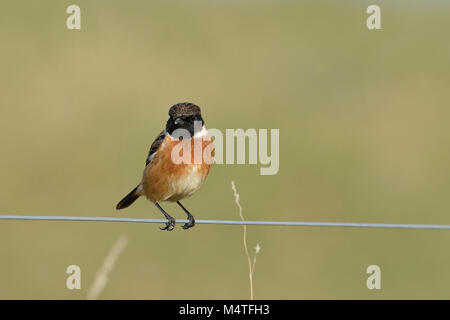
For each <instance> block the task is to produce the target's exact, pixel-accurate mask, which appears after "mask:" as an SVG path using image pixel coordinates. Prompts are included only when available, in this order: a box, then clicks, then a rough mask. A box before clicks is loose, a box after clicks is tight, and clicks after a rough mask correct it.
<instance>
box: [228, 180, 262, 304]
mask: <svg viewBox="0 0 450 320" xmlns="http://www.w3.org/2000/svg"><path fill="white" fill-rule="evenodd" d="M231 189H233V192H234V198H235V202H236V205H237V206H238V208H239V216H240V217H241V220H242V221H245V219H244V215H243V214H242V206H241V203H240V202H239V193H237V189H236V185H235V184H234V181H231ZM242 240H243V243H244V250H245V255H246V256H247V262H248V277H249V280H250V300H253V273H254V271H255V264H256V255H257V254H258V253H259V251H260V250H261V247H260V245H259V243H258V244H256V248H255V255H254V257H253V263H252V260H251V258H250V254H249V252H248V247H247V225H245V224H244V232H243V239H242Z"/></svg>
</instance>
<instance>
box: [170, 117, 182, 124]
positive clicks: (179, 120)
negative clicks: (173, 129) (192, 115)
mask: <svg viewBox="0 0 450 320" xmlns="http://www.w3.org/2000/svg"><path fill="white" fill-rule="evenodd" d="M183 122H184V121H183V119H181V118H177V119H175V121H174V122H173V123H175V125H178V124H182V123H183Z"/></svg>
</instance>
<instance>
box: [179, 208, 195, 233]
mask: <svg viewBox="0 0 450 320" xmlns="http://www.w3.org/2000/svg"><path fill="white" fill-rule="evenodd" d="M177 203H178V205H179V206H180V207H181V209H183V211H184V212H185V213H186V214H187V218H188V220H189V222H188V223H185V224H184V226H183V229H185V230H186V229H189V228H192V227H193V226H195V219H194V216H193V215H192V214H191V213H190V212H189V211H187V209H186V208H185V207H183V205H182V204H181V202H180V201H177Z"/></svg>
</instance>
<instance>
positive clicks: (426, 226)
mask: <svg viewBox="0 0 450 320" xmlns="http://www.w3.org/2000/svg"><path fill="white" fill-rule="evenodd" d="M0 220H43V221H96V222H131V223H165V222H167V220H165V219H136V218H110V217H69V216H23V215H0ZM177 222H182V223H186V222H188V220H186V219H179V220H177ZM195 222H196V223H197V224H217V225H244V224H245V225H250V226H284V227H288V226H292V227H340V228H342V227H343V228H385V229H437V230H450V225H441V224H403V223H358V222H303V221H235V220H195Z"/></svg>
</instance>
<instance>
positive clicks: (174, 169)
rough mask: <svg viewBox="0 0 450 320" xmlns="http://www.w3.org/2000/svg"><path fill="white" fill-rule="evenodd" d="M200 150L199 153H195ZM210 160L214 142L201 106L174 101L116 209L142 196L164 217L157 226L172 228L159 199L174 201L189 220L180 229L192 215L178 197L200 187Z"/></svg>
mask: <svg viewBox="0 0 450 320" xmlns="http://www.w3.org/2000/svg"><path fill="white" fill-rule="evenodd" d="M199 151H201V154H200V157H198V156H197V155H196V154H195V152H199ZM180 160H183V161H180ZM193 160H194V161H193ZM199 160H200V161H199ZM213 161H214V142H213V141H212V140H211V137H210V135H209V133H208V130H207V129H206V126H205V121H204V120H203V118H202V115H201V110H200V107H199V106H197V105H195V104H193V103H190V102H181V103H177V104H175V105H173V106H172V107H171V108H170V109H169V119H168V120H167V123H166V127H165V129H164V130H163V131H161V132H160V133H159V134H158V136H157V137H156V139H155V140H154V141H153V143H152V144H151V146H150V151H149V153H148V156H147V159H146V162H145V169H144V172H143V174H142V179H141V181H140V182H139V184H138V185H137V186H136V187H135V188H134V189H133V190H132V191H131V192H130V193H128V194H127V195H126V196H125V197H124V198H123V199H122V200H121V201H120V202H119V203H118V204H117V206H116V209H117V210H120V209H125V208H127V207H129V206H130V205H131V204H132V203H133V202H135V201H136V200H137V199H138V198H139V197H141V196H145V197H146V198H147V199H148V200H150V201H151V202H152V203H154V204H155V206H156V207H157V208H158V209H159V211H161V213H162V214H163V215H164V217H165V218H166V219H167V222H166V224H165V226H164V227H160V229H161V230H167V231H172V230H173V229H174V228H175V219H174V218H173V217H172V216H171V215H169V214H168V213H167V212H166V211H165V210H164V209H163V208H162V207H161V205H160V203H161V202H164V201H167V202H176V203H177V204H178V205H179V206H180V207H181V209H182V210H183V211H184V212H185V213H186V215H187V219H188V222H187V223H185V224H184V225H183V229H185V230H187V229H189V228H192V227H193V226H194V225H195V218H194V216H193V215H192V214H191V213H190V212H189V211H188V210H187V209H186V208H185V207H184V206H183V205H182V204H181V202H180V201H181V200H182V199H185V198H187V197H190V196H191V195H192V194H194V193H195V192H196V191H197V190H198V189H199V188H200V187H201V185H202V184H203V183H204V181H205V179H206V177H207V176H208V174H209V172H210V169H211V166H212V163H213Z"/></svg>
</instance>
